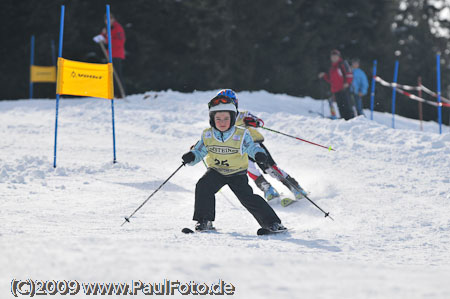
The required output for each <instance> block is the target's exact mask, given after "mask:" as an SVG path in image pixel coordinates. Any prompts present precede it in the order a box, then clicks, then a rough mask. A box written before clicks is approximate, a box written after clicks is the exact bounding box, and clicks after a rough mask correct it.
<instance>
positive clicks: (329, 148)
mask: <svg viewBox="0 0 450 299" xmlns="http://www.w3.org/2000/svg"><path fill="white" fill-rule="evenodd" d="M261 128H263V129H265V130H268V131H271V132H274V133H278V134H281V135H284V136H287V137H291V138H294V139H297V140H300V141H303V142H307V143H310V144H312V145H316V146H320V147H323V148H326V149H328V150H329V151H336V150H335V149H333V148H331V146H329V147H326V146H323V145H320V144H317V143H314V142H311V141H308V140H305V139H302V138H299V137H295V136H292V135H289V134H286V133H282V132H279V131H276V130H273V129H269V128H267V127H261Z"/></svg>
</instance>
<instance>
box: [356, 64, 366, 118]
mask: <svg viewBox="0 0 450 299" xmlns="http://www.w3.org/2000/svg"><path fill="white" fill-rule="evenodd" d="M352 71H353V80H352V93H353V97H354V98H355V104H356V111H357V112H358V115H364V112H363V103H362V97H363V96H365V95H366V94H367V89H368V88H369V82H368V81H367V76H366V74H365V73H364V71H363V70H361V69H360V68H359V59H358V58H354V59H352Z"/></svg>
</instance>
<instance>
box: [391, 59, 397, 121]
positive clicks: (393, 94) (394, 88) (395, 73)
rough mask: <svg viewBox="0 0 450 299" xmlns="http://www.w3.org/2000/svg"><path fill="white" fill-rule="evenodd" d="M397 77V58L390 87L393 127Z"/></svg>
mask: <svg viewBox="0 0 450 299" xmlns="http://www.w3.org/2000/svg"><path fill="white" fill-rule="evenodd" d="M397 77H398V60H396V61H395V71H394V87H393V88H392V128H393V129H395V95H396V93H395V91H396V87H397V86H396V84H397Z"/></svg>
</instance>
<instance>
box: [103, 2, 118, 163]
mask: <svg viewBox="0 0 450 299" xmlns="http://www.w3.org/2000/svg"><path fill="white" fill-rule="evenodd" d="M106 18H107V20H108V54H109V63H112V50H111V23H110V12H109V4H107V5H106ZM111 113H112V131H113V152H114V160H113V163H116V162H117V160H116V128H115V126H114V95H113V99H111Z"/></svg>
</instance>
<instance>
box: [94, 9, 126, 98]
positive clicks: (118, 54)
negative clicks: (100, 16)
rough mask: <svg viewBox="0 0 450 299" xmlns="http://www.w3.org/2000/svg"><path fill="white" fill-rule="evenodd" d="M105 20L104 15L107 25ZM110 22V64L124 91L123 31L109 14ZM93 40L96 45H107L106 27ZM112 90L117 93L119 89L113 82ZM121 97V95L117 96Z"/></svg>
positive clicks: (124, 38) (124, 39) (124, 37)
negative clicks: (111, 63)
mask: <svg viewBox="0 0 450 299" xmlns="http://www.w3.org/2000/svg"><path fill="white" fill-rule="evenodd" d="M107 22H108V21H107V19H106V15H105V24H107ZM110 22H111V52H112V62H113V66H114V70H115V71H116V72H117V75H118V77H119V79H120V81H121V82H122V87H123V88H124V89H125V82H124V80H123V75H122V69H123V61H124V60H125V41H126V36H125V31H124V30H123V27H122V25H120V23H119V22H117V20H116V18H115V16H114V15H113V14H110ZM93 40H94V41H95V42H96V43H105V44H108V32H107V29H106V27H105V28H103V30H102V32H101V34H99V35H96V36H94V38H93ZM114 83H115V86H114V90H115V91H116V90H117V91H119V88H117V87H116V84H117V82H114ZM118 97H121V95H118Z"/></svg>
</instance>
